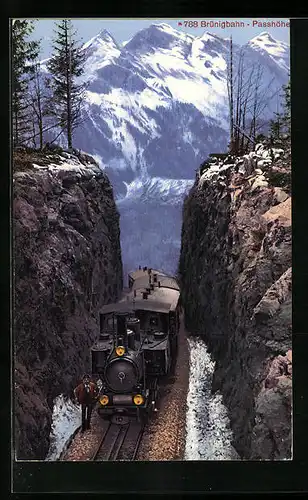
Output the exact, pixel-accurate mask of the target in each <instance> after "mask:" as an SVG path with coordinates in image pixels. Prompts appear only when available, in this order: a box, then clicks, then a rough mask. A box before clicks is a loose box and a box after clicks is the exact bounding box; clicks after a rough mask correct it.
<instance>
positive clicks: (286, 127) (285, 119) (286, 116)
mask: <svg viewBox="0 0 308 500" xmlns="http://www.w3.org/2000/svg"><path fill="white" fill-rule="evenodd" d="M282 89H283V95H282V96H281V97H283V99H284V102H283V111H282V112H280V113H275V117H276V118H275V119H273V120H271V121H270V139H271V142H272V144H276V143H281V142H283V141H288V140H289V139H290V135H291V86H290V81H289V82H288V84H287V85H283V87H282Z"/></svg>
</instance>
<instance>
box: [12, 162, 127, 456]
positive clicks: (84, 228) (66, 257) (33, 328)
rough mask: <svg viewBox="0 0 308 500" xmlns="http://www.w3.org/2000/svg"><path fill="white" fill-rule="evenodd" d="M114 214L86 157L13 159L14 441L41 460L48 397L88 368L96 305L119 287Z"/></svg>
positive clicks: (67, 390) (103, 180)
mask: <svg viewBox="0 0 308 500" xmlns="http://www.w3.org/2000/svg"><path fill="white" fill-rule="evenodd" d="M119 236H120V230H119V214H118V211H117V208H116V205H115V202H114V198H113V191H112V187H111V185H110V182H109V180H108V178H107V176H106V175H105V174H104V173H103V172H102V171H100V169H99V168H98V167H97V165H96V164H95V162H94V160H93V159H91V158H89V157H87V156H85V155H81V156H80V155H79V157H78V158H77V157H76V156H74V155H70V154H67V153H65V152H63V153H62V154H60V155H55V154H53V155H49V156H48V155H43V154H38V153H31V154H28V153H26V152H19V153H18V154H16V155H15V158H14V176H13V245H14V248H13V255H14V332H13V334H14V355H15V363H14V383H15V392H14V396H15V398H14V399H15V401H14V404H15V448H16V456H17V458H19V459H44V458H45V456H46V453H47V451H48V447H49V433H50V428H51V418H52V407H53V399H54V398H55V397H56V396H57V395H58V394H60V393H63V394H64V395H70V394H71V391H72V389H73V387H74V384H76V382H77V380H78V379H79V377H80V376H81V374H82V373H83V372H85V371H88V370H89V368H90V366H89V346H90V344H91V343H92V342H93V340H94V338H95V336H96V335H97V333H98V309H99V308H100V307H101V306H102V305H103V304H105V303H108V302H111V301H114V300H115V299H116V298H117V297H118V295H119V293H120V291H121V289H122V260H121V249H120V239H119Z"/></svg>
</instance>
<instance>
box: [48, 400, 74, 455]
mask: <svg viewBox="0 0 308 500" xmlns="http://www.w3.org/2000/svg"><path fill="white" fill-rule="evenodd" d="M80 425H81V410H80V406H79V405H75V404H74V403H73V402H72V401H71V400H70V399H67V398H65V397H64V396H63V394H60V396H57V397H56V398H55V400H54V406H53V413H52V425H51V433H50V446H49V450H48V454H47V457H46V459H45V460H46V461H55V460H58V459H59V457H60V455H61V452H62V450H63V448H64V447H65V445H66V443H67V441H68V440H69V438H70V437H71V435H72V434H73V433H74V431H75V430H76V429H77V428H78V427H79V426H80Z"/></svg>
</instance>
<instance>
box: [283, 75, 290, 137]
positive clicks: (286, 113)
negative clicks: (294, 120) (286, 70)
mask: <svg viewBox="0 0 308 500" xmlns="http://www.w3.org/2000/svg"><path fill="white" fill-rule="evenodd" d="M283 92H284V114H283V124H284V129H285V134H286V139H290V136H291V82H290V80H289V82H288V83H287V85H284V86H283Z"/></svg>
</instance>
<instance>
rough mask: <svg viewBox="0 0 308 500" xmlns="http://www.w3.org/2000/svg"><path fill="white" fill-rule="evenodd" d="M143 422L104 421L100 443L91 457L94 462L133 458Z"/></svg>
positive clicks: (139, 439)
mask: <svg viewBox="0 0 308 500" xmlns="http://www.w3.org/2000/svg"><path fill="white" fill-rule="evenodd" d="M143 429H144V424H142V423H141V422H137V421H132V422H129V423H127V424H124V425H119V424H115V423H110V422H107V421H105V422H104V426H103V434H102V437H101V440H100V443H99V445H98V447H97V449H96V451H95V453H94V455H93V457H92V460H93V461H95V462H102V461H116V460H134V459H135V457H136V454H137V451H138V447H139V444H140V441H141V437H142V433H143Z"/></svg>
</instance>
